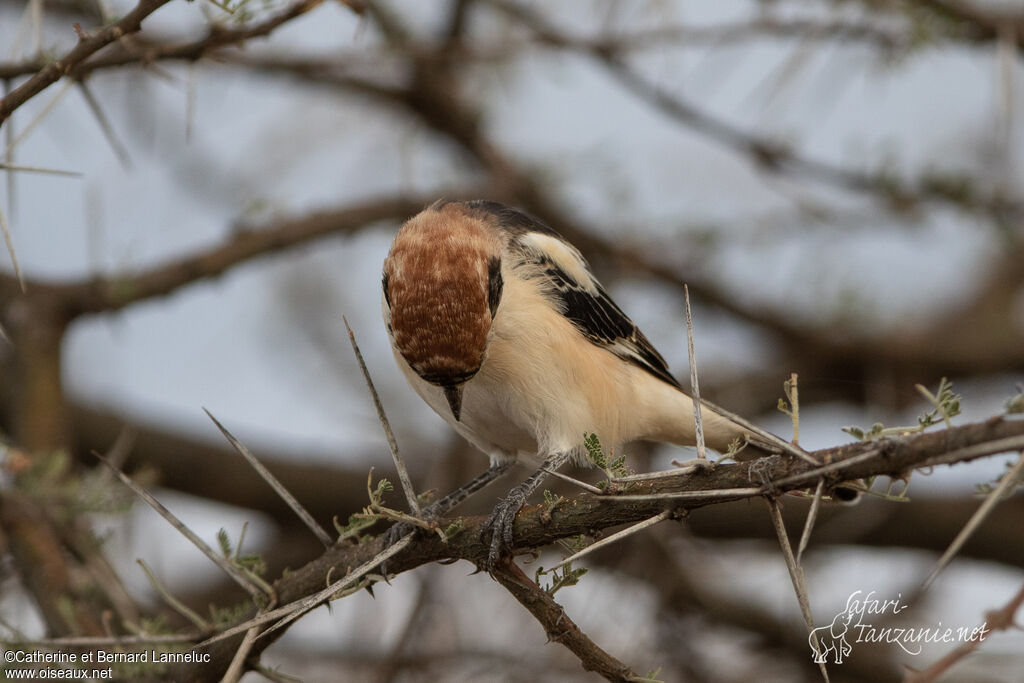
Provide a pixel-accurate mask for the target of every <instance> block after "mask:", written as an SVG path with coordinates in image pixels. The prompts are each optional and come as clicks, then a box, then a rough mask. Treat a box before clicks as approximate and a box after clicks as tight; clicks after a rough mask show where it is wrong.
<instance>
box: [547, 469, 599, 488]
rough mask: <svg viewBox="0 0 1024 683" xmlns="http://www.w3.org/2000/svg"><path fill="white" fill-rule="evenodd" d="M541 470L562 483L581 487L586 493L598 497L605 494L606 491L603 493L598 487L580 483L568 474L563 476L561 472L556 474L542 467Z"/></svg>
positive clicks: (583, 482)
mask: <svg viewBox="0 0 1024 683" xmlns="http://www.w3.org/2000/svg"><path fill="white" fill-rule="evenodd" d="M541 469H542V470H543V471H545V472H547V473H548V474H550V475H551V476H552V477H558V478H559V479H561V480H562V481H567V482H569V483H570V484H572V485H574V486H578V487H580V488H581V489H583V490H584V491H589V492H590V493H593V494H596V495H601V494H603V493H604V491H602V490H601V489H599V488H597V487H596V486H594V485H592V484H588V483H587V482H585V481H580V480H579V479H576V478H575V477H570V476H569V475H568V474H562V473H561V472H556V471H555V470H553V469H550V468H548V467H541Z"/></svg>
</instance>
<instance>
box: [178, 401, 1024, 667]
mask: <svg viewBox="0 0 1024 683" xmlns="http://www.w3.org/2000/svg"><path fill="white" fill-rule="evenodd" d="M1021 448H1024V421H1021V420H1007V419H1003V418H992V419H990V420H987V421H985V422H979V423H974V424H969V425H965V426H962V427H954V428H950V429H946V430H942V431H937V432H932V433H925V434H918V435H915V436H910V437H905V438H901V439H888V440H885V441H880V442H868V443H854V444H848V445H845V446H839V447H836V448H829V449H824V450H821V451H817V452H815V453H812V455H813V456H814V457H815V458H816V459H817V460H818V461H820V462H829V463H831V464H830V465H828V466H826V467H824V468H822V467H816V466H814V465H811V464H809V463H807V462H804V461H802V460H797V459H792V460H787V459H783V458H781V457H779V456H775V457H772V458H764V459H761V460H755V461H752V462H747V463H737V464H724V465H718V466H716V467H714V468H713V469H709V470H708V471H699V472H695V473H692V474H688V475H680V476H678V477H670V478H666V479H661V480H655V481H642V482H634V483H633V484H632V486H631V487H630V488H629V490H628V491H627V494H628V495H629V496H630V500H622V499H618V500H617V499H616V498H617V496H616V495H603V496H595V495H591V494H581V495H579V496H576V497H574V498H571V499H568V500H566V501H564V502H563V503H561V504H558V505H556V506H554V507H553V508H552V507H549V506H547V505H534V506H527V507H525V508H523V510H522V511H521V512H520V513H519V516H518V517H517V519H516V523H515V540H516V543H515V550H516V551H517V552H524V551H527V550H530V549H533V548H538V547H542V546H545V545H549V544H551V543H553V542H555V541H557V540H560V539H564V538H567V537H570V536H575V535H579V534H589V533H592V532H593V531H594V530H601V529H606V528H609V527H612V526H616V525H619V524H626V523H630V522H637V521H640V520H643V519H646V518H648V517H650V516H652V515H654V514H657V513H658V512H661V511H662V510H665V509H674V510H678V511H685V510H689V509H693V508H697V507H702V506H705V505H709V504H712V503H718V502H721V501H722V500H725V499H728V496H723V495H722V494H721V492H722V491H727V490H728V489H740V490H749V489H750V488H751V484H752V483H753V484H754V485H755V486H756V488H757V493H741V494H737V495H735V496H733V498H734V499H740V498H750V497H757V496H765V495H767V496H777V495H781V494H782V493H784V492H786V491H790V490H795V489H799V488H803V487H807V486H811V485H813V484H814V483H815V482H816V481H817V480H818V479H819V478H820V477H822V476H824V477H825V478H826V480H827V483H828V484H829V485H835V484H837V483H839V482H842V481H849V480H854V479H861V478H867V477H871V476H877V475H887V476H890V477H894V478H898V477H902V476H904V475H905V473H906V471H907V470H911V469H914V468H918V467H927V466H930V465H933V464H936V463H944V464H951V463H952V462H966V461H968V460H973V459H976V458H981V457H985V456H987V455H992V454H995V453H999V452H1003V451H1006V450H1019V449H1021ZM823 470H825V471H824V473H823ZM702 493H703V494H704V495H702ZM638 494H683V495H686V496H688V497H686V498H681V499H678V500H672V499H665V498H659V499H647V500H637V499H635V497H636V496H637V495H638ZM484 520H485V517H484V516H474V517H461V518H458V519H457V520H442V521H441V522H440V523H441V524H445V525H446V524H448V523H449V522H453V521H458V522H460V523H461V531H460V532H459V533H457V534H456V535H455V536H454V537H450V538H449V539H448V541H447V544H445V543H444V542H442V541H441V540H440V539H439V538H438V537H437V535H435V534H423V535H420V536H418V537H416V539H415V542H414V543H413V544H412V545H410V546H409V547H408V548H407V549H406V550H405V551H404V552H402V553H400V554H399V555H397V556H395V557H393V558H392V559H390V560H389V561H388V570H389V572H391V573H395V574H398V573H401V572H403V571H408V570H410V569H413V568H415V567H418V566H420V565H422V564H426V563H428V562H435V561H438V560H445V559H452V558H455V559H463V560H467V561H470V562H472V563H474V564H477V565H478V566H482V563H483V562H484V560H485V559H486V557H487V554H488V550H489V546H488V545H487V544H485V543H484V542H483V541H482V540H481V539H480V531H481V528H482V525H483V523H484ZM382 542H383V540H382V538H377V539H374V540H370V541H366V540H364V541H363V542H361V543H359V544H355V545H348V544H346V545H342V546H336V547H334V548H332V549H330V550H328V551H327V552H325V553H324V554H323V555H321V556H320V557H319V558H317V559H316V560H314V561H312V562H310V563H308V564H307V565H305V566H304V567H301V568H299V569H296V570H294V571H292V572H289V573H288V574H287V576H284V577H282V578H280V579H278V581H276V582H275V584H274V588H275V591H276V593H277V595H278V598H279V604H281V605H288V604H289V603H292V602H295V601H298V600H302V599H304V598H306V597H308V596H310V595H314V594H316V593H317V592H319V591H321V590H322V589H323V587H324V585H325V584H324V581H325V578H326V577H328V576H331V575H334V576H344V575H345V574H346V572H347V571H348V570H349V569H350V568H352V567H357V566H359V565H361V564H363V563H365V562H367V561H369V560H371V559H372V558H373V557H375V556H376V555H377V554H379V553H380V551H381V550H382ZM282 631H283V629H278V630H277V631H275V632H274V633H272V634H269V635H267V636H265V637H262V638H260V639H258V640H257V641H256V644H255V645H254V648H253V654H254V655H258V654H259V653H260V652H262V650H263V649H265V648H266V647H268V646H269V645H270V643H271V642H272V641H273V640H274V639H275V638H277V637H278V636H279V635H280V634H281V632H282ZM233 642H234V641H232V640H230V639H229V640H224V641H218V642H216V643H214V644H213V645H212V646H210V652H211V654H212V655H213V661H212V662H211V663H210V664H204V665H202V666H201V667H198V668H186V669H181V670H176V671H175V672H174V673H173V674H172V676H173V678H174V679H176V680H193V679H195V678H196V677H201V678H204V679H208V678H211V677H214V676H219V675H222V673H223V670H225V669H226V667H227V666H228V663H229V662H230V659H231V654H232V653H233V649H232V647H231V645H232V643H233ZM235 645H237V643H235ZM219 667H223V668H219Z"/></svg>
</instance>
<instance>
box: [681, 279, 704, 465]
mask: <svg viewBox="0 0 1024 683" xmlns="http://www.w3.org/2000/svg"><path fill="white" fill-rule="evenodd" d="M683 300H684V302H685V304H686V306H685V309H686V349H687V351H688V352H689V354H690V355H689V359H690V391H691V392H693V424H694V426H695V428H696V433H697V458H698V459H699V460H707V457H708V455H707V449H706V448H705V446H704V423H703V421H701V415H700V383H699V382H698V381H697V355H696V352H695V351H694V348H693V317H692V316H691V315H690V288H689V287H688V286H687V285H685V284H684V285H683Z"/></svg>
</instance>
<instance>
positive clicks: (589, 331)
mask: <svg viewBox="0 0 1024 683" xmlns="http://www.w3.org/2000/svg"><path fill="white" fill-rule="evenodd" d="M466 206H467V208H470V209H473V210H476V211H480V212H482V213H486V214H488V215H490V216H491V217H492V218H493V219H494V220H495V222H496V223H497V225H498V227H499V228H501V229H502V230H505V231H506V232H507V233H508V234H509V235H511V237H512V243H513V245H515V246H516V247H517V248H518V250H519V252H520V254H521V255H522V259H523V260H522V262H521V263H520V264H519V267H525V268H527V271H526V277H532V278H543V279H544V281H545V286H546V288H547V289H548V291H549V292H550V294H551V295H552V296H553V297H554V298H555V300H556V302H557V303H558V305H559V307H560V309H561V311H562V313H563V314H564V315H565V317H566V318H568V319H569V320H570V321H571V322H572V324H573V325H574V326H575V327H576V329H578V330H579V331H580V332H581V333H582V334H583V336H584V337H586V338H587V339H588V340H589V341H590V342H591V343H593V344H594V345H596V346H600V347H601V348H603V349H606V350H608V351H610V352H611V353H614V354H615V355H616V356H618V357H619V358H622V359H623V360H625V361H628V362H630V363H632V364H634V365H636V366H638V367H640V368H643V369H644V370H646V371H647V372H649V373H651V374H652V375H654V376H655V377H657V378H658V379H660V380H662V381H664V382H668V383H669V384H671V385H672V386H674V387H677V388H679V389H682V387H681V386H680V384H679V382H678V381H677V380H676V378H675V377H673V376H672V373H671V372H669V369H668V364H667V363H666V362H665V359H664V358H662V356H661V354H660V353H658V351H657V350H656V349H655V348H654V346H653V345H652V344H651V342H650V340H648V339H647V337H646V336H644V333H643V332H641V331H640V330H639V329H638V328H637V326H636V323H634V322H633V321H632V320H630V319H629V316H627V315H626V314H625V312H623V310H622V309H621V308H619V307H618V305H617V304H616V303H615V302H614V301H612V298H611V297H610V296H608V292H606V291H605V289H604V287H602V286H601V283H600V282H598V281H597V279H596V278H595V277H594V276H593V274H592V273H591V272H590V266H589V265H588V264H587V262H586V260H584V258H583V257H582V256H581V255H580V253H579V252H578V251H577V250H576V248H575V247H573V246H572V245H570V244H569V243H568V242H567V241H566V240H565V239H564V238H563V237H562V236H561V235H559V234H558V233H557V232H555V231H554V230H552V229H551V228H549V227H548V226H546V225H544V224H543V223H541V222H540V221H538V220H537V219H535V218H533V217H532V216H530V215H528V214H526V213H523V212H521V211H517V210H515V209H512V208H509V207H507V206H505V205H504V204H499V203H497V202H489V201H475V202H466ZM531 233H533V234H538V235H541V236H544V237H546V238H553V239H555V240H558V242H559V243H560V244H561V245H562V246H563V247H564V253H561V254H559V255H554V254H551V253H548V252H546V251H545V250H544V249H541V248H538V247H537V246H535V245H531V243H530V242H531V240H530V235H531ZM560 251H562V250H560ZM560 259H561V260H562V264H560V263H559V260H560ZM567 259H568V262H566V260H567ZM574 274H575V275H574ZM580 280H584V281H583V282H581V281H580Z"/></svg>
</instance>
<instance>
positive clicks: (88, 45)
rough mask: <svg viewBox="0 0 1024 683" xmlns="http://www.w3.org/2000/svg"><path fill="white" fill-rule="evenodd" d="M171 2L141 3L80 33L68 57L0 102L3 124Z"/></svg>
mask: <svg viewBox="0 0 1024 683" xmlns="http://www.w3.org/2000/svg"><path fill="white" fill-rule="evenodd" d="M168 2H170V0H141V1H140V2H139V4H138V5H136V6H135V8H134V9H133V10H132V11H130V12H129V13H128V14H126V15H125V16H124V17H123V18H122V19H121V20H120V21H118V22H117V23H115V24H111V25H110V26H107V27H106V28H104V29H102V30H100V31H98V32H97V33H96V34H94V35H91V36H88V35H85V34H80V35H81V36H82V37H81V39H80V40H79V42H78V45H76V46H75V47H74V48H72V49H71V50H70V51H69V52H68V53H67V54H65V55H64V56H63V57H61V58H60V59H58V60H57V61H55V62H51V63H50V64H47V65H46V66H44V67H43V68H42V69H40V70H39V71H38V72H36V74H35V75H34V76H32V77H31V78H29V79H28V80H27V81H25V82H24V83H22V84H21V85H20V86H18V87H17V88H15V89H14V90H12V91H11V92H10V93H9V94H8V95H7V96H6V97H4V98H3V99H0V125H2V124H3V122H4V121H6V120H7V118H8V117H9V116H10V115H11V113H12V112H14V110H15V109H17V108H18V107H20V106H21V105H23V104H25V103H26V102H28V101H29V100H30V99H32V98H33V97H35V96H36V95H38V94H39V93H41V92H42V91H43V90H45V89H46V88H48V87H49V86H51V85H52V84H54V83H56V82H57V81H59V80H60V79H61V77H63V76H65V75H66V74H68V73H69V72H70V71H71V70H72V69H73V68H74V67H75V66H76V65H78V64H80V63H81V62H83V61H84V60H85V59H87V58H88V57H89V56H90V55H92V54H93V53H95V52H96V51H97V50H100V49H101V48H103V47H106V46H107V45H109V44H110V43H113V42H114V41H116V40H120V39H121V38H122V37H123V36H125V35H128V34H130V33H135V32H136V31H138V30H139V29H141V28H142V20H143V19H145V18H146V17H148V16H149V15H150V14H152V13H153V12H155V11H157V10H158V9H160V8H161V7H163V6H164V5H166V4H167V3H168Z"/></svg>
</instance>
